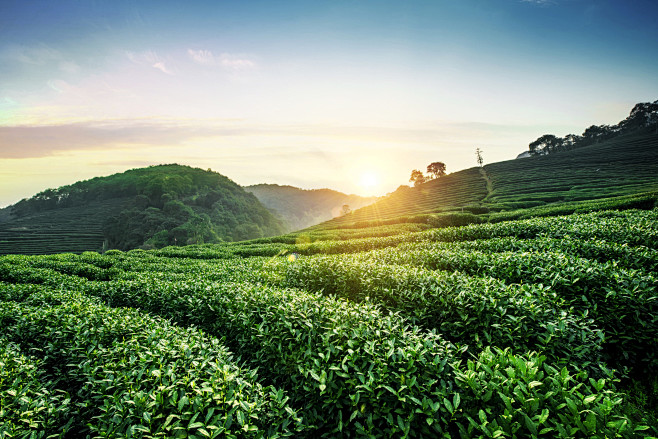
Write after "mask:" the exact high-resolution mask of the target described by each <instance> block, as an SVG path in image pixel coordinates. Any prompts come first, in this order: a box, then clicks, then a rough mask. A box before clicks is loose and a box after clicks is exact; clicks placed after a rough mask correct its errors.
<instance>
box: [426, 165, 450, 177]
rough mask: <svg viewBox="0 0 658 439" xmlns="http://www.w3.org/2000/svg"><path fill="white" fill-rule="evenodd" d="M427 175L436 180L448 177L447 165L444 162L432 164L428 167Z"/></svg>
mask: <svg viewBox="0 0 658 439" xmlns="http://www.w3.org/2000/svg"><path fill="white" fill-rule="evenodd" d="M427 173H428V174H431V175H433V176H434V178H439V177H443V176H444V175H446V164H445V163H443V162H434V163H430V164H429V165H428V166H427Z"/></svg>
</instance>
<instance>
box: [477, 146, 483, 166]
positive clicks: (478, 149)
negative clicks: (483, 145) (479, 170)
mask: <svg viewBox="0 0 658 439" xmlns="http://www.w3.org/2000/svg"><path fill="white" fill-rule="evenodd" d="M475 156H476V157H477V161H478V166H479V167H482V165H483V164H484V159H483V158H482V150H481V149H480V148H477V149H476V150H475Z"/></svg>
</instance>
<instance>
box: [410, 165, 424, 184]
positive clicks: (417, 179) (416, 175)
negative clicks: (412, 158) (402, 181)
mask: <svg viewBox="0 0 658 439" xmlns="http://www.w3.org/2000/svg"><path fill="white" fill-rule="evenodd" d="M426 181H427V177H425V175H424V174H423V173H422V172H421V171H419V170H418V169H414V170H413V171H411V177H410V178H409V182H410V183H413V184H414V187H418V186H420V185H421V184H423V183H425V182H426Z"/></svg>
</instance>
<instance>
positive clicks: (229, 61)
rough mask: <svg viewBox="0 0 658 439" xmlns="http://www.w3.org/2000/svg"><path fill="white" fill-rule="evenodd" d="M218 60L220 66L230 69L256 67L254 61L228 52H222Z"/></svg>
mask: <svg viewBox="0 0 658 439" xmlns="http://www.w3.org/2000/svg"><path fill="white" fill-rule="evenodd" d="M219 60H220V64H221V65H222V67H224V68H227V69H230V70H247V69H253V68H254V67H256V63H255V62H254V61H252V60H250V59H247V58H244V57H241V56H238V55H231V54H230V53H222V55H221V56H220V58H219Z"/></svg>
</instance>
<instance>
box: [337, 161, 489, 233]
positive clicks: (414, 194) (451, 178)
mask: <svg viewBox="0 0 658 439" xmlns="http://www.w3.org/2000/svg"><path fill="white" fill-rule="evenodd" d="M486 196H487V185H486V180H485V179H484V178H483V177H482V174H481V173H480V170H479V169H478V168H471V169H466V170H463V171H459V172H454V173H452V174H449V175H446V176H445V177H442V178H439V179H436V180H432V181H430V182H428V183H426V184H423V185H422V186H420V187H415V188H410V187H402V188H400V189H398V190H397V191H395V192H394V193H392V194H391V195H390V196H388V197H387V198H385V199H384V200H382V201H379V202H377V203H374V204H371V205H370V206H367V207H364V208H362V209H358V210H356V211H354V212H352V213H351V214H349V215H345V216H343V217H340V218H336V219H334V220H332V221H330V222H328V223H325V224H326V226H327V227H330V228H341V227H345V226H348V225H352V224H355V223H359V222H366V221H374V222H376V221H385V220H388V219H392V218H397V217H400V216H403V215H418V214H428V213H436V212H442V211H447V210H454V209H458V208H462V207H465V206H476V205H478V203H479V202H480V201H481V200H482V199H484V198H485V197H486Z"/></svg>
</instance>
